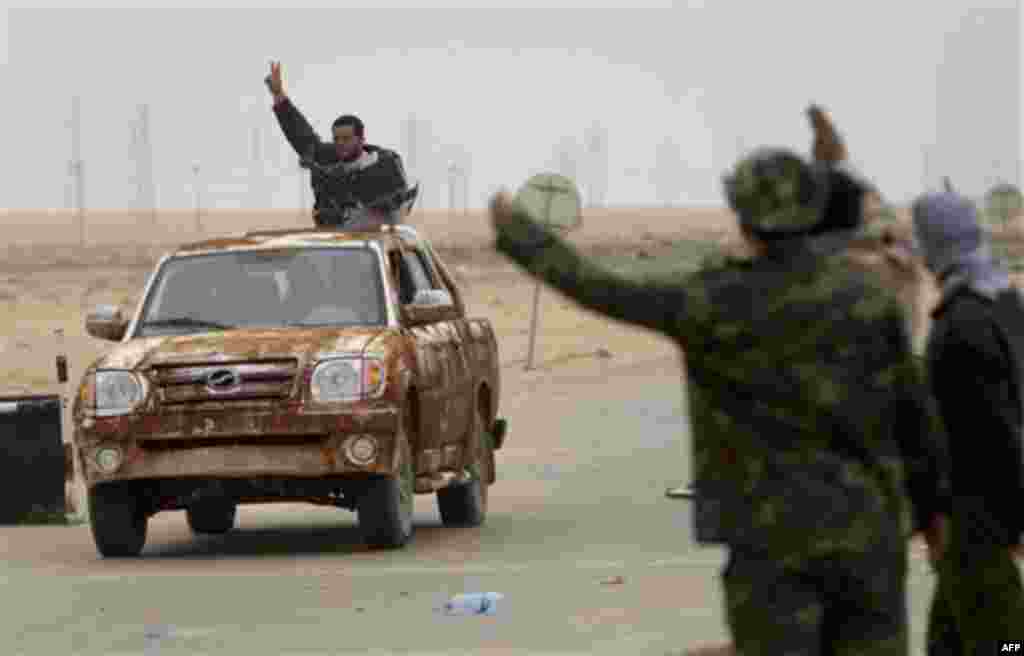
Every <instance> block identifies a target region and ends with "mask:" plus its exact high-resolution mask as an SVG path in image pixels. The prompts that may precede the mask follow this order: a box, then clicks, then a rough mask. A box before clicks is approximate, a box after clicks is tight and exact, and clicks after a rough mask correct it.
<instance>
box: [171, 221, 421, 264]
mask: <svg viewBox="0 0 1024 656" xmlns="http://www.w3.org/2000/svg"><path fill="white" fill-rule="evenodd" d="M399 239H401V240H402V241H404V242H405V243H406V244H416V243H418V242H420V241H421V240H422V239H423V237H422V236H421V235H420V234H419V233H418V232H417V231H416V229H415V228H413V227H412V226H408V225H396V226H392V225H384V226H381V227H380V228H373V229H370V230H360V231H349V230H342V229H338V228H315V227H314V228H286V229H278V230H252V231H249V232H244V233H238V234H234V235H227V236H223V237H216V238H213V239H205V240H202V241H196V242H190V243H187V244H182V245H180V246H178V248H177V249H175V250H174V251H173V252H172V253H171V254H170V255H171V257H174V256H179V255H198V254H200V253H217V252H229V251H245V250H253V249H260V248H290V247H296V246H310V245H312V244H314V243H322V244H324V245H331V244H341V243H351V242H376V243H379V244H381V245H386V244H392V243H395V242H396V241H397V240H399Z"/></svg>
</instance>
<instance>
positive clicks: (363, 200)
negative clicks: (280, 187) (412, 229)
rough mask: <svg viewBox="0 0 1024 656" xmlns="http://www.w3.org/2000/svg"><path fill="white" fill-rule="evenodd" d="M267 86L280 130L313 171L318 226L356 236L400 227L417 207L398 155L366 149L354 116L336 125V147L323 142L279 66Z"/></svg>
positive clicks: (273, 67) (274, 67)
mask: <svg viewBox="0 0 1024 656" xmlns="http://www.w3.org/2000/svg"><path fill="white" fill-rule="evenodd" d="M265 82H266V85H267V88H268V89H269V90H270V95H271V96H273V98H274V114H275V116H277V122H278V123H279V124H280V126H281V130H282V131H283V132H284V135H285V137H286V138H287V139H288V143H289V144H291V146H292V148H294V149H295V152H296V153H298V155H299V157H300V161H301V163H302V166H303V167H304V168H307V169H309V172H310V179H311V182H312V185H313V193H314V196H315V198H316V202H315V204H314V206H313V220H314V221H315V222H316V225H318V226H339V227H345V228H348V229H354V230H357V229H362V228H367V227H371V226H374V225H380V224H382V223H399V222H400V221H401V218H402V215H403V214H406V213H408V211H409V209H410V208H411V206H412V203H413V202H414V201H415V198H416V192H417V188H415V187H414V188H412V189H409V188H408V184H407V182H406V177H405V169H404V167H403V166H402V159H401V158H400V157H399V156H398V153H396V152H394V151H392V150H388V149H386V148H381V147H380V146H373V145H370V144H367V143H366V141H365V138H364V136H365V135H364V126H363V122H362V121H361V120H360V119H359V118H358V117H356V116H353V115H351V114H346V115H344V116H340V117H338V119H337V120H335V121H334V124H333V125H332V126H331V130H332V132H333V137H334V138H333V143H325V142H323V141H321V139H320V137H319V136H317V134H316V132H315V131H314V130H313V127H312V126H311V125H310V124H309V121H307V120H306V117H305V116H303V115H302V113H301V112H300V111H299V110H298V108H297V107H295V105H294V104H292V101H291V100H290V99H289V98H288V96H287V94H285V91H284V80H283V78H282V75H281V64H280V63H278V62H274V63H272V64H271V65H270V75H268V76H267V78H266V79H265Z"/></svg>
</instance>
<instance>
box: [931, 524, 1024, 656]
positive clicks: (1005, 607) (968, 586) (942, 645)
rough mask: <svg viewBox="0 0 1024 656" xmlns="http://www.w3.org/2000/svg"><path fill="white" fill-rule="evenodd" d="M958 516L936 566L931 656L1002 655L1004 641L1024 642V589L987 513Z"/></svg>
mask: <svg viewBox="0 0 1024 656" xmlns="http://www.w3.org/2000/svg"><path fill="white" fill-rule="evenodd" d="M959 517H963V518H965V519H959ZM959 517H957V516H954V519H953V526H952V531H951V536H950V543H949V545H948V546H947V548H946V553H945V555H944V557H943V559H942V561H941V562H940V563H939V564H938V568H937V569H938V582H937V584H936V587H935V596H934V598H933V599H932V606H931V609H930V610H929V615H928V656H954V655H955V656H974V655H975V654H984V655H988V654H997V653H998V643H999V641H1013V642H1024V586H1022V583H1021V575H1020V570H1019V569H1018V568H1017V563H1016V561H1015V559H1014V557H1013V555H1012V554H1011V553H1010V551H1009V549H1007V548H1006V547H1005V546H1003V545H1002V544H1001V542H1000V541H999V540H993V539H992V537H991V534H992V533H994V531H993V530H992V529H993V528H996V527H994V526H992V524H993V523H994V521H995V520H994V519H993V518H992V517H990V516H989V515H987V513H985V512H984V511H983V510H978V511H974V512H972V513H970V514H969V515H968V514H966V513H965V514H961V515H960V516H959Z"/></svg>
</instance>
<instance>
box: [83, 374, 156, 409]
mask: <svg viewBox="0 0 1024 656" xmlns="http://www.w3.org/2000/svg"><path fill="white" fill-rule="evenodd" d="M89 387H91V388H92V389H91V394H89V392H88V391H87V392H86V394H85V395H84V396H86V398H88V397H90V396H91V399H89V400H90V401H92V402H93V403H90V404H89V405H92V407H93V409H95V410H96V414H97V415H99V416H101V417H112V416H116V415H126V414H130V413H132V412H134V411H135V409H136V408H138V407H139V405H141V404H142V402H143V401H144V400H145V398H146V388H145V385H144V383H143V381H142V379H141V378H139V376H136V375H135V374H134V373H132V372H130V371H118V370H100V371H97V372H95V373H94V374H93V375H92V381H91V385H89Z"/></svg>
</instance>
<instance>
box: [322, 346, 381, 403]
mask: <svg viewBox="0 0 1024 656" xmlns="http://www.w3.org/2000/svg"><path fill="white" fill-rule="evenodd" d="M385 378H386V376H385V372H384V361H383V360H381V359H379V358H364V357H359V356H355V357H344V358H335V359H331V360H325V361H323V362H321V363H320V364H318V365H317V366H316V368H315V369H314V370H313V377H312V381H311V387H310V391H311V392H312V394H313V399H314V400H315V401H318V402H327V401H360V400H362V399H374V398H377V397H379V396H380V395H381V394H383V393H384V387H385V384H386V380H385Z"/></svg>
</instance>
